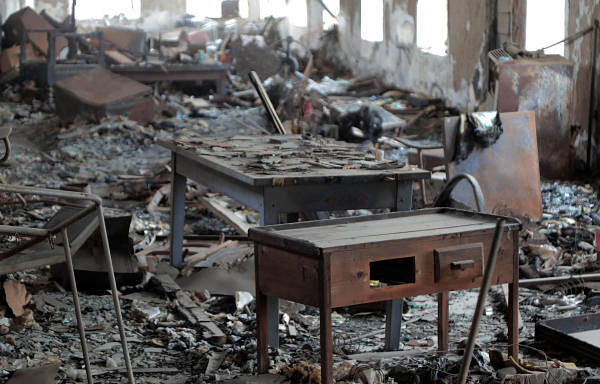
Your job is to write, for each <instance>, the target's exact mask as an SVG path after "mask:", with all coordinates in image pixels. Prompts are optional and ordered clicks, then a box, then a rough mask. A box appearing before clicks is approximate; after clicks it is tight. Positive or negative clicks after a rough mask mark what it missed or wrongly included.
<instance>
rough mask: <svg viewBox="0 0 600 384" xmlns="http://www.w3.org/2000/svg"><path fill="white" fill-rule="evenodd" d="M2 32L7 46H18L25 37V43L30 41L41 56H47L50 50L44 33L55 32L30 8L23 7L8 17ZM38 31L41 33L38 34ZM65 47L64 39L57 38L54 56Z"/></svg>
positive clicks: (48, 23) (47, 22)
mask: <svg viewBox="0 0 600 384" xmlns="http://www.w3.org/2000/svg"><path fill="white" fill-rule="evenodd" d="M2 30H3V31H4V42H5V44H7V45H8V46H10V45H17V44H20V43H21V42H22V40H23V35H27V37H26V39H27V41H30V42H31V44H32V45H33V48H35V50H36V51H37V52H39V53H40V54H41V55H42V56H48V53H49V48H50V44H49V43H48V38H47V32H46V31H51V30H55V31H56V29H55V28H54V26H53V25H52V24H51V23H50V22H49V21H48V20H46V19H44V18H43V17H42V16H40V15H39V14H38V13H37V12H36V11H34V10H33V9H31V8H30V7H25V8H23V9H21V10H20V11H17V12H15V13H13V14H12V15H10V16H9V17H8V18H7V19H6V21H5V22H4V24H3V25H2ZM38 30H42V31H41V32H38ZM67 45H68V43H67V40H66V39H65V38H64V37H61V38H58V39H57V40H56V44H55V45H54V46H53V47H52V48H53V50H54V53H55V55H59V54H60V53H61V51H62V50H63V49H64V48H66V47H67Z"/></svg>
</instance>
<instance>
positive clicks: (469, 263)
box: [450, 260, 475, 271]
mask: <svg viewBox="0 0 600 384" xmlns="http://www.w3.org/2000/svg"><path fill="white" fill-rule="evenodd" d="M474 267H475V261H474V260H461V261H453V262H452V263H450V269H460V270H461V271H464V270H466V269H469V268H474Z"/></svg>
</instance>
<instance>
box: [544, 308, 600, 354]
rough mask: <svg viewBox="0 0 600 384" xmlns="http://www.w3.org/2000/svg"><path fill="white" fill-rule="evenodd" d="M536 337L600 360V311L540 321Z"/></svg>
mask: <svg viewBox="0 0 600 384" xmlns="http://www.w3.org/2000/svg"><path fill="white" fill-rule="evenodd" d="M535 338H536V340H538V341H546V342H550V343H552V344H555V345H558V346H560V347H561V348H565V349H566V350H568V351H570V352H573V353H575V354H577V355H579V356H581V357H585V358H587V359H591V360H594V361H596V362H600V313H593V314H588V315H581V316H574V317H567V318H563V319H554V320H545V321H540V322H539V323H536V325H535Z"/></svg>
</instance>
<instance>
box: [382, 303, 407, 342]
mask: <svg viewBox="0 0 600 384" xmlns="http://www.w3.org/2000/svg"><path fill="white" fill-rule="evenodd" d="M402 307H404V299H395V300H389V301H387V302H386V303H385V309H386V316H385V350H386V351H397V350H398V349H400V333H401V328H402Z"/></svg>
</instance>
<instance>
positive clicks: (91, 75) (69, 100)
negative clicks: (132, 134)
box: [54, 68, 154, 121]
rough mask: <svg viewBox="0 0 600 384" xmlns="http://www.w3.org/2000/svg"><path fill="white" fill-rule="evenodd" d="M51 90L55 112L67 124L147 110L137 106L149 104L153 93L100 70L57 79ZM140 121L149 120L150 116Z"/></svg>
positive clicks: (135, 83)
mask: <svg viewBox="0 0 600 384" xmlns="http://www.w3.org/2000/svg"><path fill="white" fill-rule="evenodd" d="M54 89H55V92H56V112H57V114H58V115H59V117H60V118H61V119H62V120H66V121H72V120H73V119H74V118H75V117H76V116H77V115H80V116H93V117H97V118H101V117H102V116H104V115H117V114H123V115H129V114H130V112H131V111H132V110H133V109H135V110H136V111H138V112H139V111H146V109H145V108H136V106H138V105H139V104H141V103H148V101H149V100H151V94H152V89H151V88H150V87H148V86H146V85H144V84H141V83H138V82H137V81H135V80H131V79H128V78H126V77H123V76H119V75H116V74H114V73H111V72H110V71H107V70H105V69H102V68H97V69H95V70H93V71H89V72H85V73H82V74H80V75H77V76H73V77H69V78H67V79H64V80H60V81H58V82H57V83H56V84H55V87H54ZM146 112H147V113H148V114H149V113H152V114H153V113H154V111H146ZM139 119H140V120H142V121H148V120H150V119H151V117H150V119H149V118H148V116H143V118H142V117H140V118H139Z"/></svg>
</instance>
